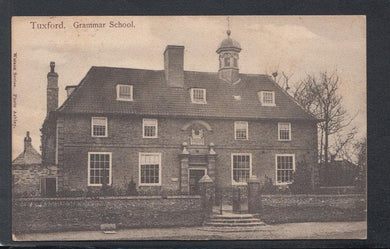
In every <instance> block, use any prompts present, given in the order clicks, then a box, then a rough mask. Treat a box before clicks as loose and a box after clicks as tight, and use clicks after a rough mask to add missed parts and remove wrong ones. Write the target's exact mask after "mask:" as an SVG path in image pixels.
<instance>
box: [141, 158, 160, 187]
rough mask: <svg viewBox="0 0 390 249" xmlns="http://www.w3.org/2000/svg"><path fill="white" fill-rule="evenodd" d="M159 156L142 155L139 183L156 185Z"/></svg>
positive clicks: (157, 181)
mask: <svg viewBox="0 0 390 249" xmlns="http://www.w3.org/2000/svg"><path fill="white" fill-rule="evenodd" d="M159 163H160V155H158V154H143V155H141V157H140V164H141V169H140V171H141V183H149V184H158V183H159V170H160V164H159Z"/></svg>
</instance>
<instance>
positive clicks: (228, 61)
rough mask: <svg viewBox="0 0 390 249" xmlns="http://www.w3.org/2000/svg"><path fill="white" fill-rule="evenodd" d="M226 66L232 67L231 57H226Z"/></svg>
mask: <svg viewBox="0 0 390 249" xmlns="http://www.w3.org/2000/svg"><path fill="white" fill-rule="evenodd" d="M224 62H225V67H230V57H225V61H224Z"/></svg>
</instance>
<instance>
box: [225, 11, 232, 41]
mask: <svg viewBox="0 0 390 249" xmlns="http://www.w3.org/2000/svg"><path fill="white" fill-rule="evenodd" d="M227 22H228V29H227V30H226V34H227V35H228V37H229V36H230V34H231V33H232V31H231V30H230V16H228V17H227Z"/></svg>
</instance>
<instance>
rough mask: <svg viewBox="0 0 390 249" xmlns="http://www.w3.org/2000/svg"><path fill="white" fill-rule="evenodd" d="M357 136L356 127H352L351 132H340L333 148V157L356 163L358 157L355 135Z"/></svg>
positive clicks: (336, 136)
mask: <svg viewBox="0 0 390 249" xmlns="http://www.w3.org/2000/svg"><path fill="white" fill-rule="evenodd" d="M356 134H357V129H356V127H355V126H354V127H352V128H351V129H350V130H349V131H347V132H344V134H342V132H338V133H337V134H336V135H335V141H334V143H333V145H332V146H331V149H332V153H331V154H332V156H333V157H341V158H343V159H346V160H348V161H350V162H354V161H356V160H355V157H356V149H355V148H354V147H355V135H356Z"/></svg>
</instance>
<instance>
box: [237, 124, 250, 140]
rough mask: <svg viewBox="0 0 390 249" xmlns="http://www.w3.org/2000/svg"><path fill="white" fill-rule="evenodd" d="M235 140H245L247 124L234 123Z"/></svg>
mask: <svg viewBox="0 0 390 249" xmlns="http://www.w3.org/2000/svg"><path fill="white" fill-rule="evenodd" d="M234 126H235V129H236V130H235V132H236V139H247V133H248V129H247V128H248V123H247V122H235V123H234Z"/></svg>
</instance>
